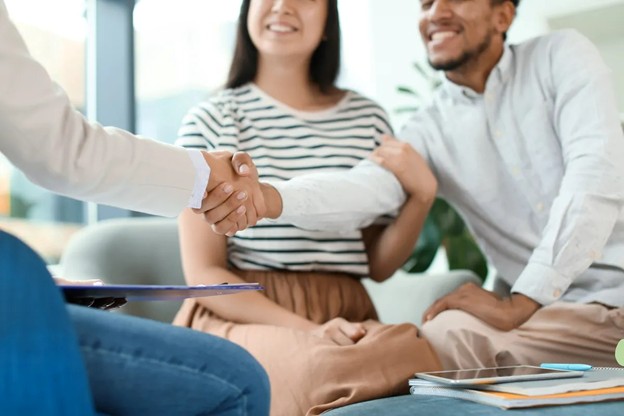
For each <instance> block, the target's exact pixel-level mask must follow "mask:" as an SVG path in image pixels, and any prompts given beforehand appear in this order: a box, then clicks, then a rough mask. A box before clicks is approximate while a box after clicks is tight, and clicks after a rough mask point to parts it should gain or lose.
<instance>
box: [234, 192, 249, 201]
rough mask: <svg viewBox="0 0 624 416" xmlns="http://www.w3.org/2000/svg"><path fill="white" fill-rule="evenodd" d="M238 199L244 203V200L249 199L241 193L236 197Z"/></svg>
mask: <svg viewBox="0 0 624 416" xmlns="http://www.w3.org/2000/svg"><path fill="white" fill-rule="evenodd" d="M236 198H237V199H238V200H240V201H242V200H243V199H245V198H247V194H246V193H245V192H239V193H238V195H236Z"/></svg>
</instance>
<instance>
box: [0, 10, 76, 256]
mask: <svg viewBox="0 0 624 416" xmlns="http://www.w3.org/2000/svg"><path fill="white" fill-rule="evenodd" d="M5 3H6V6H7V9H8V11H9V14H10V16H11V18H12V20H13V22H15V24H16V25H17V27H18V29H19V31H20V33H21V34H22V36H23V37H24V40H25V42H26V44H27V45H28V48H29V49H30V52H31V53H32V55H33V56H34V57H35V58H36V59H37V60H39V62H41V63H42V64H43V65H44V66H45V68H46V69H47V70H48V72H49V73H50V75H51V76H52V78H53V79H54V80H56V81H57V82H58V83H59V84H60V85H61V86H62V87H63V88H64V89H65V91H67V93H68V95H69V97H70V99H71V101H72V103H73V104H74V106H75V107H76V108H78V109H81V110H82V109H84V106H85V87H84V84H85V82H84V78H85V38H86V32H87V26H86V21H85V18H84V0H55V1H49V0H5ZM82 220H83V207H82V203H80V202H78V201H75V200H71V199H69V198H64V197H60V196H57V195H53V194H52V193H50V192H47V191H45V190H43V189H42V188H40V187H38V186H36V185H33V184H32V183H30V182H29V181H28V180H27V179H26V177H25V176H24V175H23V174H22V173H21V172H19V171H18V170H16V169H14V168H13V167H12V166H11V164H10V163H9V162H8V161H7V160H6V159H5V158H4V157H3V156H2V155H0V223H1V225H2V227H3V228H5V229H7V230H9V231H12V232H14V233H15V234H16V235H18V236H20V237H22V238H23V239H25V240H26V241H28V242H29V243H30V244H31V245H32V246H33V247H34V248H35V249H36V250H37V251H38V252H39V253H40V254H42V255H43V256H44V257H45V258H46V259H47V260H49V261H51V262H53V261H56V260H57V259H58V258H59V256H60V254H61V250H62V248H63V246H64V243H65V242H66V241H67V239H68V238H69V236H70V235H71V234H72V233H73V232H74V231H75V230H76V229H77V228H78V227H79V225H78V224H79V223H81V222H82Z"/></svg>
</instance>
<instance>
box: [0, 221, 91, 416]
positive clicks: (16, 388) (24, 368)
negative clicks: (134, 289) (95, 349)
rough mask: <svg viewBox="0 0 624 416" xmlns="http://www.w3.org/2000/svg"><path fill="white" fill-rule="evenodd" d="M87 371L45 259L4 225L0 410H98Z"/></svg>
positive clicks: (77, 415)
mask: <svg viewBox="0 0 624 416" xmlns="http://www.w3.org/2000/svg"><path fill="white" fill-rule="evenodd" d="M93 413H94V411H93V402H92V400H91V394H90V392H89V385H88V380H87V373H86V371H85V367H84V365H83V363H82V356H81V354H80V349H79V348H78V342H77V338H76V334H75V332H74V328H73V327H72V322H71V321H70V319H69V316H68V315H67V310H66V308H65V302H64V301H63V297H62V295H61V292H60V290H59V289H58V287H56V285H55V284H54V282H53V281H52V276H50V273H48V270H47V269H46V266H45V263H44V262H43V260H42V259H41V258H40V257H39V256H38V255H37V254H36V253H35V252H34V251H33V250H32V249H31V248H29V247H28V246H27V245H26V244H24V243H23V242H21V241H20V240H18V239H17V238H15V237H13V236H11V235H9V234H7V233H5V232H3V231H1V230H0V415H3V416H4V415H11V416H13V415H15V416H22V415H46V416H86V415H93Z"/></svg>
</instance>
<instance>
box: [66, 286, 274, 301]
mask: <svg viewBox="0 0 624 416" xmlns="http://www.w3.org/2000/svg"><path fill="white" fill-rule="evenodd" d="M59 288H61V289H62V290H63V294H64V295H65V297H66V298H72V299H80V298H95V299H97V298H125V299H126V300H127V301H148V300H181V299H186V298H200V297H206V296H220V295H231V294H234V293H240V292H248V291H255V290H263V289H264V288H263V287H262V286H260V285H259V284H258V283H244V284H228V283H224V284H220V285H198V286H184V285H179V286H162V285H100V286H79V285H75V286H72V285H63V286H59Z"/></svg>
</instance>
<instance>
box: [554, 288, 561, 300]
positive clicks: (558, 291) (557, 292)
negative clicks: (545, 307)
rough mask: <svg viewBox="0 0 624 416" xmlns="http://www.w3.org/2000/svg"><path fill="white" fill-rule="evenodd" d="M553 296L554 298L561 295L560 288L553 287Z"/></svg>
mask: <svg viewBox="0 0 624 416" xmlns="http://www.w3.org/2000/svg"><path fill="white" fill-rule="evenodd" d="M553 296H554V297H556V298H558V297H559V296H561V289H555V291H554V292H553Z"/></svg>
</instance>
